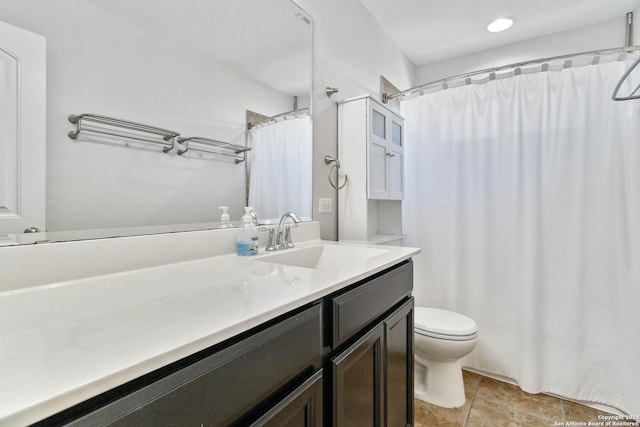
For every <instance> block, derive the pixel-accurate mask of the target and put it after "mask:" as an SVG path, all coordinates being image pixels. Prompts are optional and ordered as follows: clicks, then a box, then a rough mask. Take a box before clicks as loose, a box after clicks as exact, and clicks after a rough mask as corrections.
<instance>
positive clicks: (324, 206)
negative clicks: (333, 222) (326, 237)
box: [318, 198, 333, 213]
mask: <svg viewBox="0 0 640 427" xmlns="http://www.w3.org/2000/svg"><path fill="white" fill-rule="evenodd" d="M318 212H319V213H331V212H333V199H323V198H320V200H319V202H318Z"/></svg>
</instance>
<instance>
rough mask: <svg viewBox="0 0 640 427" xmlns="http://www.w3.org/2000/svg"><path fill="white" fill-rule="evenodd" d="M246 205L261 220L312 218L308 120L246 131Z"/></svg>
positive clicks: (295, 120) (310, 154)
mask: <svg viewBox="0 0 640 427" xmlns="http://www.w3.org/2000/svg"><path fill="white" fill-rule="evenodd" d="M249 139H250V144H251V147H252V149H251V152H250V153H251V176H250V179H249V206H252V207H253V208H254V209H255V211H256V213H257V215H258V216H259V217H260V218H261V219H270V220H278V219H280V217H281V216H282V214H284V213H285V212H295V213H296V214H298V216H299V217H300V218H302V219H307V220H310V219H311V203H312V202H311V161H312V155H313V153H312V136H311V117H309V116H304V117H296V118H291V119H288V120H284V121H281V122H277V123H268V124H264V125H259V126H256V127H254V128H252V129H251V130H250V131H249Z"/></svg>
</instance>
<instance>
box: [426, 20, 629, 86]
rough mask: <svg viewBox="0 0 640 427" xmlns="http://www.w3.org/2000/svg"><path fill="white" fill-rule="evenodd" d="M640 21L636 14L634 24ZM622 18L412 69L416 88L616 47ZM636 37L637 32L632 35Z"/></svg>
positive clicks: (622, 37) (622, 29)
mask: <svg viewBox="0 0 640 427" xmlns="http://www.w3.org/2000/svg"><path fill="white" fill-rule="evenodd" d="M638 21H640V14H638V15H637V16H636V22H638ZM625 25H626V18H625V17H620V18H618V19H614V20H611V21H606V22H602V23H600V24H595V25H590V26H587V27H583V28H578V29H575V30H571V31H566V32H562V33H557V34H552V35H549V36H544V37H538V38H535V39H530V40H525V41H522V42H518V43H513V44H510V45H507V46H503V47H499V48H495V49H489V50H485V51H482V52H477V53H474V54H471V55H465V56H459V57H456V58H452V59H448V60H444V61H439V62H434V63H431V64H426V65H422V66H420V67H417V68H416V85H418V84H422V83H428V82H432V81H435V80H439V79H442V78H445V77H450V76H455V75H458V74H463V73H468V72H472V71H478V70H484V69H487V68H492V67H499V66H503V65H508V64H515V63H518V62H523V61H528V60H532V59H538V58H547V57H551V56H557V55H564V54H570V53H577V52H586V51H590V50H598V49H608V48H614V47H620V46H623V45H624V41H625ZM634 34H635V35H636V39H637V36H640V29H639V30H638V31H635V33H634Z"/></svg>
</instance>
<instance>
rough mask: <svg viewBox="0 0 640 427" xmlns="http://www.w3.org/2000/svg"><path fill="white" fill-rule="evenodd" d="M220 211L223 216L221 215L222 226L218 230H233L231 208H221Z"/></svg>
mask: <svg viewBox="0 0 640 427" xmlns="http://www.w3.org/2000/svg"><path fill="white" fill-rule="evenodd" d="M218 209H220V210H221V211H222V215H220V224H219V225H218V226H217V227H216V228H232V227H233V224H231V221H230V217H229V206H220V207H219V208H218Z"/></svg>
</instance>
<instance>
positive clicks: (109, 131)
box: [68, 114, 180, 153]
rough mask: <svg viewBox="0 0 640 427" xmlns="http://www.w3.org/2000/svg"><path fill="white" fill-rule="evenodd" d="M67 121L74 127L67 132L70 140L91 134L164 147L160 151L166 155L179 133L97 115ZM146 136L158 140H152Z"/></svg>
mask: <svg viewBox="0 0 640 427" xmlns="http://www.w3.org/2000/svg"><path fill="white" fill-rule="evenodd" d="M68 119H69V121H70V122H71V123H73V124H75V125H76V130H75V131H71V132H69V138H71V139H77V138H78V135H80V132H83V131H84V132H91V133H95V134H101V135H109V136H114V137H119V138H124V139H133V140H136V141H142V142H149V143H153V144H160V145H163V146H164V147H163V148H162V151H163V152H165V153H168V152H169V151H171V150H172V149H173V146H174V141H175V137H176V136H178V135H180V133H178V132H174V131H172V130H167V129H162V128H159V127H155V126H149V125H145V124H142V123H136V122H131V121H128V120H122V119H116V118H114V117H108V116H100V115H98V114H70V115H69V116H68ZM86 123H95V124H98V125H100V126H86ZM119 129H126V130H129V131H134V132H138V134H134V133H130V132H122V131H120V130H119ZM147 135H151V136H156V137H160V138H159V139H152V138H151V137H149V136H147Z"/></svg>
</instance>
